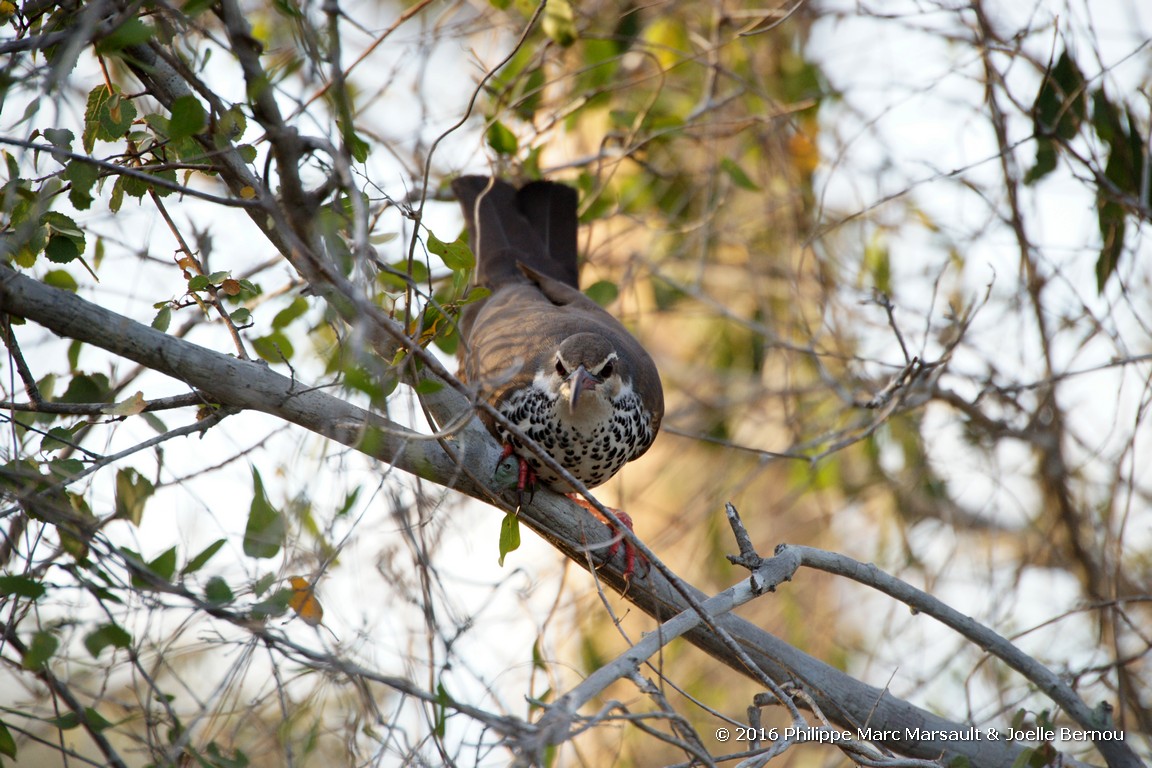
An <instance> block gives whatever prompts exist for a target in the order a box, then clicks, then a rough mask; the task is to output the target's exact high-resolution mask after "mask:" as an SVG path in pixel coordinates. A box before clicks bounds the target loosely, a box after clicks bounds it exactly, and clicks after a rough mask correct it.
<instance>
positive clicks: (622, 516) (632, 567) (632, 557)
mask: <svg viewBox="0 0 1152 768" xmlns="http://www.w3.org/2000/svg"><path fill="white" fill-rule="evenodd" d="M567 496H568V498H570V499H572V501H574V502H576V503H577V504H579V505H580V506H582V507H584V509H586V510H588V511H589V512H591V513H592V514H593V515H595V516H596V517H597V518H599V519H600V520H603V521H604V522H605V523H606V524H607V525H608V527H609V528H615V527H616V523H615V522H613V521H611V520H609V519H607V518H606V517H605V516H604V515H602V514H600V510H598V509H596V507H594V506H593V505H592V504H591V503H590V502H588V501H587V500H585V499H583V498H581V497H580V496H579V495H578V494H575V493H569V494H567ZM608 509H610V510H611V511H612V514H614V515H615V516H616V519H617V520H619V521H620V524H621V525H623V526H624V527H625V528H627V529H628V530H629V531H632V530H633V528H632V518H631V517H629V516H628V514H627V513H625V512H623V511H622V510H619V509H615V508H613V507H608ZM621 549H623V550H624V571H623V576H624V581H626V582H630V581H632V576H634V575H636V574H637V573H639V575H640V578H644V577H645V576H647V575H648V571H649V570H650V569H651V567H652V566H651V564H650V563H649V562H648V558H646V557H644V554H643V553H642V552H640V551H639V550H637V549H636V545H635V544H633V543H632V542H631V541H629V540H628V537H627V536H625V535H623V534H620V533H618V534H617V535H616V536H615V537H613V539H612V542H611V543H610V544H609V545H608V560H611V559H612V558H614V557H615V556H616V553H617V552H619V551H620V550H621ZM637 565H639V566H640V569H637V567H636V566H637Z"/></svg>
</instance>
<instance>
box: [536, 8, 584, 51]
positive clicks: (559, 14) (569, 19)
mask: <svg viewBox="0 0 1152 768" xmlns="http://www.w3.org/2000/svg"><path fill="white" fill-rule="evenodd" d="M541 27H542V28H543V30H544V34H546V35H548V37H550V38H552V39H553V40H555V41H556V42H557V43H558V44H559V45H561V46H563V47H564V48H567V47H568V46H570V45H572V43H574V42H576V37H577V34H576V18H575V16H574V15H573V13H572V4H571V3H569V2H568V0H548V5H546V6H544V19H543V21H542V22H541Z"/></svg>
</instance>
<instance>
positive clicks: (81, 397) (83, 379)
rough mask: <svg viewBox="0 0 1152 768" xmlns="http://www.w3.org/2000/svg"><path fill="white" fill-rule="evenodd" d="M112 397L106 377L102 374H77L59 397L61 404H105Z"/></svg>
mask: <svg viewBox="0 0 1152 768" xmlns="http://www.w3.org/2000/svg"><path fill="white" fill-rule="evenodd" d="M111 395H112V387H111V384H109V383H108V377H107V376H105V375H104V374H102V373H93V374H87V373H78V374H76V375H75V376H73V377H72V379H71V380H70V381H69V382H68V389H67V390H65V392H64V394H63V395H61V396H60V402H62V403H106V402H108V400H109V398H110V397H111Z"/></svg>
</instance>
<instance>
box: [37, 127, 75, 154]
mask: <svg viewBox="0 0 1152 768" xmlns="http://www.w3.org/2000/svg"><path fill="white" fill-rule="evenodd" d="M44 138H46V139H48V141H49V142H50V143H51V144H52V146H54V147H59V148H60V149H72V141H73V139H75V138H76V134H74V133H72V131H70V130H68V129H67V128H45V129H44Z"/></svg>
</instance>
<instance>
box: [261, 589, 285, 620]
mask: <svg viewBox="0 0 1152 768" xmlns="http://www.w3.org/2000/svg"><path fill="white" fill-rule="evenodd" d="M292 595H293V591H292V590H291V589H278V590H276V591H275V592H274V593H272V595H271V596H270V597H269V598H267V599H266V600H261V601H260V602H258V603H256V604H255V605H253V606H252V609H251V615H252V618H254V619H258V620H261V621H263V620H264V619H271V618H275V617H277V616H283V615H284V614H285V613H287V612H288V603H289V602H290V601H291V600H292Z"/></svg>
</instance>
